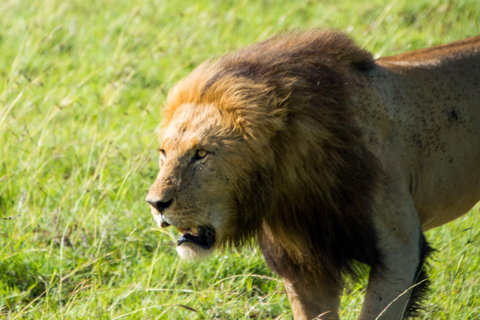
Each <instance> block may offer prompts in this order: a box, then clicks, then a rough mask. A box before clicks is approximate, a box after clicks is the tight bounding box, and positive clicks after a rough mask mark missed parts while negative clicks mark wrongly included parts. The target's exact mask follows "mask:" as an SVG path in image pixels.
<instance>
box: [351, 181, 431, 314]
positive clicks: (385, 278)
mask: <svg viewBox="0 0 480 320" xmlns="http://www.w3.org/2000/svg"><path fill="white" fill-rule="evenodd" d="M396 191H397V192H390V193H389V195H390V196H386V197H385V198H384V199H382V200H380V201H379V207H380V209H382V210H381V211H377V212H381V213H379V214H377V215H376V217H375V219H376V229H377V236H378V247H379V249H380V252H381V254H382V264H383V265H382V266H381V267H377V268H374V269H372V270H371V272H370V278H369V282H368V287H367V293H366V296H365V302H364V304H363V307H362V310H361V313H360V317H359V318H358V320H376V319H379V320H400V319H404V318H405V317H406V316H408V314H409V311H410V310H413V309H414V308H412V306H414V305H415V303H418V300H419V299H420V298H421V297H420V295H421V294H422V293H423V291H424V290H425V288H426V285H427V278H426V273H425V270H424V260H425V258H426V256H427V255H428V253H429V251H430V248H429V246H428V244H427V243H426V241H425V238H424V236H423V233H422V229H421V225H420V222H419V221H418V215H417V212H416V209H415V207H414V205H413V201H412V199H411V197H410V195H409V194H408V193H406V192H403V193H402V192H399V191H398V190H396ZM391 195H395V199H392V196H391ZM377 209H379V208H377Z"/></svg>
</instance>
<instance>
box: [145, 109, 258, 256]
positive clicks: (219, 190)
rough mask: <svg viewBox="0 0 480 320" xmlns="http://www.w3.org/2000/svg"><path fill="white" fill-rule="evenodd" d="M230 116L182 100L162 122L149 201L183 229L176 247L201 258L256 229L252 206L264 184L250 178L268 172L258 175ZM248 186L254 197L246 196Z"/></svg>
mask: <svg viewBox="0 0 480 320" xmlns="http://www.w3.org/2000/svg"><path fill="white" fill-rule="evenodd" d="M231 120H232V119H231V115H229V114H228V113H222V111H220V110H219V109H218V108H216V107H215V105H213V104H211V103H204V104H193V103H186V104H182V105H181V106H179V107H178V108H177V109H176V110H175V112H174V114H172V116H171V119H169V121H168V122H167V123H166V124H165V126H164V128H163V131H162V143H161V147H160V173H159V175H158V177H157V179H156V181H155V183H154V184H153V186H152V188H151V189H150V191H149V193H148V196H147V201H148V202H149V203H150V204H151V206H152V214H153V216H154V218H155V220H156V221H157V223H158V224H159V225H160V226H164V227H165V226H168V225H172V226H175V227H176V228H177V229H178V230H179V231H180V232H181V233H182V236H181V237H180V238H179V239H178V250H177V251H178V252H179V254H180V255H181V256H182V257H183V258H186V259H197V258H200V257H202V256H204V255H206V254H208V253H210V252H212V251H213V250H214V249H215V248H217V247H219V246H221V245H222V244H225V243H228V242H230V243H237V242H239V241H241V238H243V237H244V236H246V235H247V234H251V233H252V231H253V230H255V229H258V225H259V221H260V216H259V215H257V214H253V213H252V209H254V208H253V207H252V206H258V205H259V204H258V203H259V199H258V198H261V199H262V200H261V201H265V199H264V195H265V190H260V189H258V188H256V186H253V185H251V184H252V181H253V180H255V179H256V181H257V182H258V181H260V180H262V179H267V177H259V176H257V175H260V171H259V170H258V167H259V164H258V163H257V162H256V161H254V159H256V157H253V156H252V152H253V150H251V148H250V147H249V144H248V143H247V141H246V139H245V137H244V136H243V134H244V133H243V131H242V130H241V129H240V128H238V127H236V126H234V125H232V124H231V123H230V121H231ZM262 186H263V187H266V188H268V185H267V183H263V185H262ZM255 189H257V190H255ZM252 192H255V193H256V194H255V196H256V197H257V199H249V198H251V197H252V196H254V195H253V194H252ZM249 194H250V195H249ZM239 230H243V231H242V232H239Z"/></svg>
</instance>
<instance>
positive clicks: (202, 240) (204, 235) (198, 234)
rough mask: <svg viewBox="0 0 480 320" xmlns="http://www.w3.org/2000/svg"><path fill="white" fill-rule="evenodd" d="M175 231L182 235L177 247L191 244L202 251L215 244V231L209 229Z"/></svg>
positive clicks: (181, 229)
mask: <svg viewBox="0 0 480 320" xmlns="http://www.w3.org/2000/svg"><path fill="white" fill-rule="evenodd" d="M177 230H178V231H180V233H181V234H182V236H181V237H180V238H179V239H178V241H177V245H181V244H183V243H186V242H191V243H193V244H195V245H197V246H200V247H202V248H204V249H210V248H211V247H212V245H213V243H214V242H215V230H213V229H212V228H209V227H198V228H185V229H184V228H177Z"/></svg>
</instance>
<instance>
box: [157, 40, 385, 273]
mask: <svg viewBox="0 0 480 320" xmlns="http://www.w3.org/2000/svg"><path fill="white" fill-rule="evenodd" d="M319 53H321V54H319ZM372 65H373V59H372V57H371V55H370V54H369V53H368V52H366V51H364V50H362V49H360V48H358V47H357V46H356V45H355V44H354V43H353V42H352V41H351V40H350V39H348V38H347V37H345V36H344V35H341V34H339V33H336V32H332V31H327V32H319V31H311V32H308V33H303V34H290V35H287V36H282V37H277V38H272V39H269V40H267V41H265V42H262V43H257V44H254V45H251V46H249V47H246V48H244V49H242V50H240V51H237V52H236V53H232V54H228V55H226V56H224V57H222V58H220V59H218V60H214V61H207V62H205V63H203V64H202V65H200V66H199V67H198V68H197V69H196V70H194V71H193V72H192V73H191V74H190V75H189V76H188V77H187V78H185V79H184V80H182V81H181V82H180V83H178V84H177V85H176V86H175V87H174V88H173V89H172V91H171V92H170V94H169V98H168V101H167V107H166V110H165V115H164V125H167V124H168V123H169V122H170V120H171V118H172V115H173V113H174V112H175V110H176V109H177V108H178V107H179V106H181V105H182V104H186V103H192V104H197V105H202V104H212V105H214V106H216V107H217V108H218V110H220V112H221V113H222V114H223V115H224V118H225V123H224V124H223V125H224V128H223V129H222V133H217V134H223V135H228V134H231V135H232V136H235V134H238V133H240V134H241V136H242V138H243V139H245V141H247V143H248V151H244V152H245V154H244V155H243V156H242V158H243V159H245V161H246V162H249V163H250V169H249V170H247V171H244V172H239V173H238V175H239V177H238V179H237V181H238V182H237V183H238V188H237V193H236V195H235V199H236V202H237V203H238V212H237V214H238V217H237V218H236V220H235V221H236V224H237V225H236V226H235V228H236V230H237V233H236V235H235V236H234V237H232V238H231V239H229V241H228V242H229V243H231V244H234V245H241V244H243V243H245V241H246V240H247V239H251V238H252V237H253V238H255V239H257V240H258V241H259V242H260V244H261V246H262V250H263V252H264V255H265V257H266V260H267V262H268V264H269V265H270V266H271V267H272V268H273V269H274V270H276V271H277V272H279V273H280V274H281V275H283V276H285V275H287V274H289V273H292V272H299V271H304V272H305V273H306V274H309V273H310V272H308V271H309V270H313V269H316V270H317V271H318V270H320V272H321V273H322V274H324V275H328V276H330V277H331V278H332V279H333V280H337V281H339V280H340V275H341V271H344V272H351V271H353V269H355V268H353V264H352V263H353V262H354V261H359V262H362V263H365V264H368V265H369V266H371V267H372V268H375V267H378V266H379V265H380V264H381V257H380V254H379V250H378V248H377V237H376V234H375V230H374V227H373V221H372V218H371V215H372V214H371V208H372V203H373V201H374V198H373V194H374V191H375V188H377V185H378V184H377V182H378V180H379V179H380V178H381V168H380V166H379V165H378V163H377V161H376V159H375V157H374V156H373V155H372V154H371V153H370V152H369V151H368V150H367V149H366V147H365V146H364V144H363V143H362V141H361V136H360V135H361V133H360V130H359V128H358V125H357V123H356V119H355V117H354V115H353V114H354V112H352V111H353V108H355V107H356V106H355V104H354V103H352V101H351V93H350V90H351V89H350V88H352V85H351V84H352V83H353V82H355V78H354V76H352V75H355V73H356V72H360V71H364V70H368V69H369V68H371V66H372ZM218 130H220V128H219V129H218Z"/></svg>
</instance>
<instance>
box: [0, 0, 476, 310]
mask: <svg viewBox="0 0 480 320" xmlns="http://www.w3.org/2000/svg"><path fill="white" fill-rule="evenodd" d="M479 21H480V7H479V6H478V1H477V0H459V1H449V0H396V1H395V0H393V1H382V0H371V1H356V2H353V1H349V0H337V1H330V0H326V1H285V0H281V1H273V0H264V1H246V0H240V1H230V0H226V1H206V0H197V1H189V0H182V1H180V0H169V1H160V0H159V1H153V0H152V1H142V0H137V1H127V0H115V1H113V0H103V1H98V0H97V1H94V0H63V1H60V0H59V1H56V0H44V1H34V0H3V1H1V2H0V52H1V54H0V318H5V319H7V318H8V319H92V318H96V319H186V318H188V319H291V313H290V309H289V305H288V299H287V297H286V295H285V293H284V288H283V286H282V284H281V281H280V280H279V278H278V277H277V276H275V275H273V274H272V273H271V272H270V271H269V270H268V269H267V268H266V266H265V264H264V262H263V261H262V258H261V255H260V254H259V252H258V251H257V250H256V249H255V248H246V249H245V250H243V251H242V252H235V251H232V252H223V253H219V254H217V255H216V256H214V257H213V258H212V259H211V260H209V261H208V262H206V263H204V264H195V265H191V264H181V263H180V262H179V261H178V258H177V256H176V253H175V248H174V241H173V240H172V239H173V237H174V236H175V235H174V234H173V233H172V231H163V230H160V229H158V228H156V227H155V225H154V223H153V219H152V218H151V217H150V214H149V210H148V208H147V206H146V205H145V203H144V197H145V194H146V192H147V190H148V188H149V185H150V184H151V183H152V181H153V180H154V178H155V176H156V170H157V168H156V161H157V153H156V151H155V149H156V147H157V141H156V138H155V131H156V129H157V126H158V123H159V121H160V110H161V106H162V104H163V102H164V101H165V97H166V93H167V92H168V90H169V88H170V87H171V86H172V84H173V83H174V82H176V81H177V80H179V79H180V78H181V77H182V76H185V75H186V74H187V73H188V72H189V71H191V70H192V69H193V68H194V67H195V66H196V65H198V64H199V63H200V62H201V61H203V60H204V59H206V58H209V57H211V56H218V55H220V54H222V53H224V52H226V51H230V50H234V49H236V48H239V47H241V46H243V45H246V44H248V43H251V42H254V41H258V40H262V39H265V38H267V37H268V36H270V35H273V34H275V33H277V32H280V31H284V30H292V29H299V30H305V29H309V28H313V27H321V28H325V27H333V28H338V29H340V30H344V31H345V32H347V33H349V34H350V35H351V36H352V37H353V38H354V39H356V40H357V42H358V43H359V44H360V45H361V46H364V47H365V48H367V49H368V50H370V51H371V52H373V53H374V54H375V55H388V54H394V53H399V52H402V51H406V50H410V49H416V48H421V47H426V46H431V45H435V44H439V43H445V42H449V41H453V40H457V39H461V38H464V37H467V36H472V35H476V34H478V33H479V30H480V24H479ZM473 211H475V212H476V214H470V215H468V216H465V217H463V218H461V219H459V220H457V221H456V222H453V223H450V224H448V225H446V226H443V227H441V228H439V229H436V230H434V231H431V232H429V234H428V235H427V236H428V239H429V240H430V242H431V243H432V244H433V246H434V247H435V248H436V249H437V250H438V252H436V253H435V254H434V256H433V259H432V261H431V272H430V273H431V275H432V280H433V285H432V290H431V292H430V294H429V296H428V297H427V301H426V310H425V312H424V315H423V317H422V318H423V319H478V318H480V290H479V288H480V284H479V281H480V280H479V279H480V245H479V242H480V222H479V221H478V219H475V216H478V208H477V209H474V210H473ZM364 288H365V282H363V283H352V282H348V284H347V288H346V297H345V299H344V301H343V306H342V315H343V318H345V319H352V318H354V317H355V315H357V314H358V311H359V308H360V305H361V304H360V303H361V301H362V295H361V294H362V293H363V291H364Z"/></svg>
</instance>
